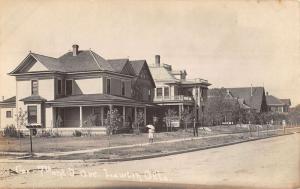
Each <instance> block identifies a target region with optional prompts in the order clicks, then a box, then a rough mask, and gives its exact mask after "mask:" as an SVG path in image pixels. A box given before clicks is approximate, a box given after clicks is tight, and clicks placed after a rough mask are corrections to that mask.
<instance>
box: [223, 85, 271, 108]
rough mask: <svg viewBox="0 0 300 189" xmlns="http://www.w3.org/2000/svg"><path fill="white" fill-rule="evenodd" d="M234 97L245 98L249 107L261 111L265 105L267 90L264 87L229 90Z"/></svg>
mask: <svg viewBox="0 0 300 189" xmlns="http://www.w3.org/2000/svg"><path fill="white" fill-rule="evenodd" d="M227 89H228V90H229V91H230V92H231V94H232V95H233V96H234V97H237V98H243V99H244V100H245V102H246V104H247V105H248V106H250V107H251V108H253V109H256V110H257V111H259V112H260V111H261V106H262V104H263V103H264V102H263V101H264V99H263V97H264V96H265V90H264V88H263V87H241V88H227Z"/></svg>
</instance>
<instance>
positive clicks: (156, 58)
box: [155, 55, 160, 67]
mask: <svg viewBox="0 0 300 189" xmlns="http://www.w3.org/2000/svg"><path fill="white" fill-rule="evenodd" d="M155 66H156V67H160V55H155Z"/></svg>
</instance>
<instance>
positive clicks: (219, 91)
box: [207, 88, 251, 111]
mask: <svg viewBox="0 0 300 189" xmlns="http://www.w3.org/2000/svg"><path fill="white" fill-rule="evenodd" d="M207 97H208V99H209V100H216V99H217V98H223V99H226V100H231V101H232V103H238V104H239V108H241V109H244V110H246V111H250V110H251V107H250V106H249V105H247V104H246V102H245V99H244V98H241V97H236V96H234V95H233V94H232V93H231V92H230V90H229V89H225V88H213V89H209V90H208V95H207Z"/></svg>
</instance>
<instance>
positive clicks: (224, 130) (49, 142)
mask: <svg viewBox="0 0 300 189" xmlns="http://www.w3.org/2000/svg"><path fill="white" fill-rule="evenodd" d="M262 129H265V128H262ZM269 129H270V128H269ZM271 129H276V128H271ZM239 132H244V133H246V134H249V131H248V129H247V128H246V127H238V126H215V127H210V131H205V130H203V129H201V128H199V136H208V135H217V134H228V133H239ZM253 134H255V130H253ZM192 136H193V131H192V129H191V128H189V129H188V131H187V132H186V131H184V130H178V131H176V132H162V133H156V134H155V141H166V140H172V139H182V138H188V137H192ZM147 142H148V134H147V133H142V134H140V135H136V134H117V135H112V136H111V139H110V146H120V145H129V144H141V143H147ZM103 147H108V136H106V135H99V136H91V137H87V136H84V137H33V151H34V152H36V153H38V152H40V153H45V152H46V153H47V152H62V151H63V152H65V151H74V150H86V149H95V148H103ZM0 151H2V152H29V151H30V141H29V137H28V136H27V137H24V138H20V139H18V138H7V137H0Z"/></svg>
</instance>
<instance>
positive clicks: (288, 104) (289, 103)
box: [280, 98, 292, 106]
mask: <svg viewBox="0 0 300 189" xmlns="http://www.w3.org/2000/svg"><path fill="white" fill-rule="evenodd" d="M280 101H281V102H283V103H284V104H285V105H287V106H291V105H292V103H291V99H289V98H287V99H280Z"/></svg>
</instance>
